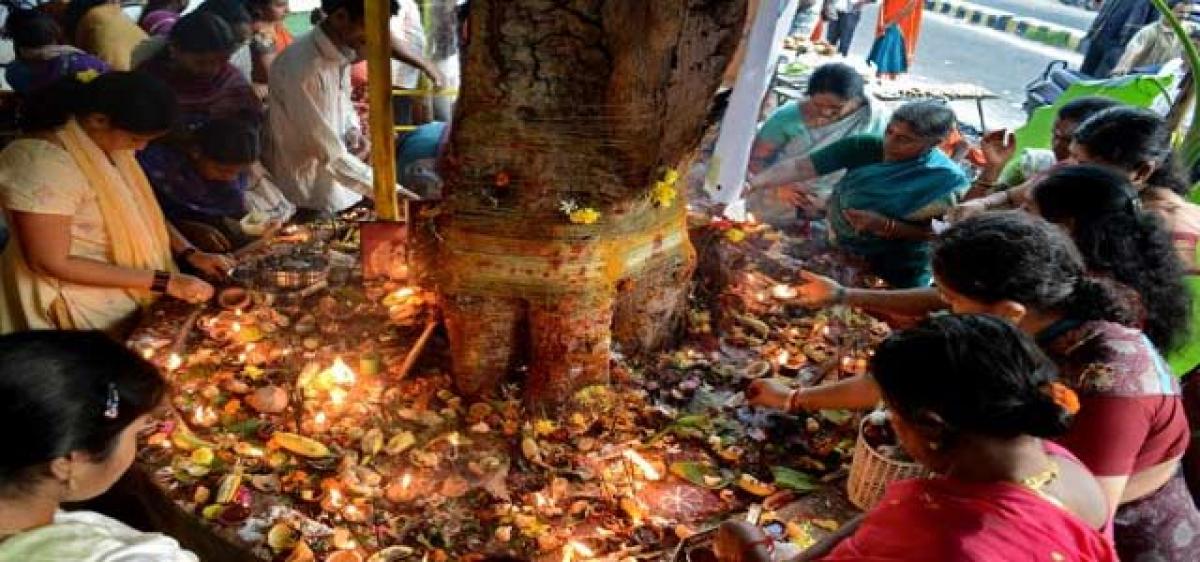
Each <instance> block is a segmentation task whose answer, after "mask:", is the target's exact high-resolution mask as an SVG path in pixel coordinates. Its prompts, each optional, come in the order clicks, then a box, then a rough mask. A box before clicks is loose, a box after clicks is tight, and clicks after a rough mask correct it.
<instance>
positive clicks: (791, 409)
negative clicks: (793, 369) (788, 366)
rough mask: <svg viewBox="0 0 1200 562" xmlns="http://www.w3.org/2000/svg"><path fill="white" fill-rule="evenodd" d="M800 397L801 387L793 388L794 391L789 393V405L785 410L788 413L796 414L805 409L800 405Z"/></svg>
mask: <svg viewBox="0 0 1200 562" xmlns="http://www.w3.org/2000/svg"><path fill="white" fill-rule="evenodd" d="M798 398H800V389H799V388H797V389H793V390H792V392H790V393H789V394H788V399H787V405H786V406H785V410H784V411H785V412H786V413H789V414H795V413H798V412H800V411H801V410H803V408H801V407H800V401H799V400H797V399H798Z"/></svg>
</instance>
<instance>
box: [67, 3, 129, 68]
mask: <svg viewBox="0 0 1200 562" xmlns="http://www.w3.org/2000/svg"><path fill="white" fill-rule="evenodd" d="M64 28H65V29H66V32H67V37H71V38H74V40H75V46H76V47H79V48H80V49H83V50H84V51H87V52H89V53H91V54H93V55H96V57H98V58H99V59H100V60H102V61H104V62H105V63H106V64H108V66H110V67H112V69H113V70H129V69H131V68H133V60H132V57H133V50H134V48H136V47H137V46H138V44H140V43H141V42H142V41H145V40H146V32H145V31H142V28H140V27H138V26H137V24H136V23H134V22H133V20H130V19H129V17H128V16H126V15H125V12H124V11H122V10H121V2H120V0H71V4H70V5H69V6H67V13H66V16H65V25H64Z"/></svg>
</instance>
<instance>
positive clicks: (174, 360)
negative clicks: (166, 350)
mask: <svg viewBox="0 0 1200 562" xmlns="http://www.w3.org/2000/svg"><path fill="white" fill-rule="evenodd" d="M182 366H183V358H182V357H180V356H179V354H178V353H172V354H171V356H170V357H168V358H167V370H168V371H174V370H176V369H178V368H180V367H182Z"/></svg>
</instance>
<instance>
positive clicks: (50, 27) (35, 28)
mask: <svg viewBox="0 0 1200 562" xmlns="http://www.w3.org/2000/svg"><path fill="white" fill-rule="evenodd" d="M0 4H2V5H4V6H5V7H7V8H8V17H7V18H5V19H4V36H5V37H7V38H9V39H11V40H12V42H13V48H14V49H15V50H16V60H14V61H12V62H11V63H9V64H8V65H6V66H5V67H4V79H5V80H6V81H7V82H8V85H9V86H12V89H13V91H14V92H16V93H17V94H19V95H21V96H22V97H24V96H28V95H30V94H32V93H34V92H37V91H38V90H41V89H42V88H45V87H47V86H50V85H51V84H54V83H56V82H58V81H59V80H62V79H63V78H65V77H67V76H74V75H76V74H78V73H80V72H86V73H89V74H91V73H95V74H102V73H105V72H108V65H107V64H105V63H104V61H102V60H100V59H98V58H96V57H94V56H92V55H89V54H87V53H85V52H83V51H80V50H79V49H76V48H75V47H72V46H70V45H64V44H63V42H62V30H60V29H59V28H58V24H57V23H55V22H54V18H52V17H50V16H49V15H47V14H44V13H42V12H40V11H38V10H31V9H28V8H22V7H20V3H19V2H16V1H13V0H9V1H6V2H0Z"/></svg>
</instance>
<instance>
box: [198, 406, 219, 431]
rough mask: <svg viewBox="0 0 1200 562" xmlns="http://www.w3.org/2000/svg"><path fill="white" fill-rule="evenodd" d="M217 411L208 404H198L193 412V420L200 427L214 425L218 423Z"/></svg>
mask: <svg viewBox="0 0 1200 562" xmlns="http://www.w3.org/2000/svg"><path fill="white" fill-rule="evenodd" d="M217 419H218V416H217V411H216V410H214V409H212V408H209V407H208V406H198V407H197V408H196V410H195V411H194V412H192V422H193V423H195V424H196V425H198V426H200V427H212V426H213V425H215V424H216V423H217Z"/></svg>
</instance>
